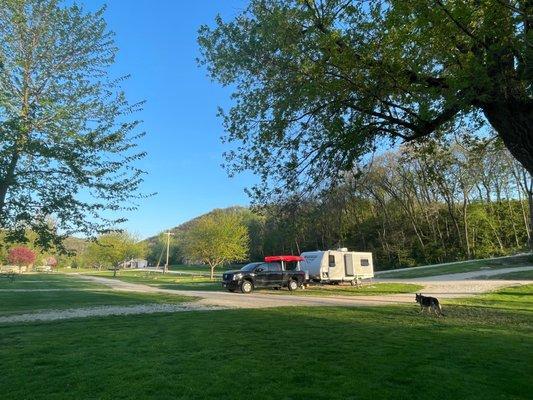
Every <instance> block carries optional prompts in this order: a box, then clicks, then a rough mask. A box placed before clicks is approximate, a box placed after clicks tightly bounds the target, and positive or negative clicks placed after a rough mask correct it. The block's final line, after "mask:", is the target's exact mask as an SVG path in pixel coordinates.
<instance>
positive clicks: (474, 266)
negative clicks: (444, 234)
mask: <svg viewBox="0 0 533 400" xmlns="http://www.w3.org/2000/svg"><path fill="white" fill-rule="evenodd" d="M522 266H523V267H527V266H533V255H531V254H528V255H524V256H517V257H509V258H501V259H494V260H478V261H475V260H474V261H465V262H459V263H450V264H445V265H440V266H436V267H432V268H422V269H413V270H411V271H409V270H406V271H397V272H394V271H391V272H387V273H383V274H379V275H377V277H379V278H383V279H394V278H400V279H409V278H422V277H426V276H435V275H446V274H457V273H461V272H472V271H490V270H495V269H505V268H516V267H522Z"/></svg>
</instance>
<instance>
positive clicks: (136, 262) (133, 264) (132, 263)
mask: <svg viewBox="0 0 533 400" xmlns="http://www.w3.org/2000/svg"><path fill="white" fill-rule="evenodd" d="M146 267H148V261H147V260H145V259H143V258H134V259H131V260H129V261H128V262H126V263H125V268H132V269H139V268H146Z"/></svg>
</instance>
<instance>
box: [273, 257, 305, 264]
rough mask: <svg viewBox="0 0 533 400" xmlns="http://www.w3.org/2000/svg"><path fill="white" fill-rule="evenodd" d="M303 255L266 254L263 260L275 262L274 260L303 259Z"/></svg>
mask: <svg viewBox="0 0 533 400" xmlns="http://www.w3.org/2000/svg"><path fill="white" fill-rule="evenodd" d="M303 259H304V258H303V257H300V256H268V257H265V262H267V263H270V262H276V261H303Z"/></svg>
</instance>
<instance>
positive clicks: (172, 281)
mask: <svg viewBox="0 0 533 400" xmlns="http://www.w3.org/2000/svg"><path fill="white" fill-rule="evenodd" d="M89 275H93V276H100V277H104V278H112V277H113V272H111V271H102V272H92V273H90V274H89ZM115 279H120V280H122V281H124V282H131V283H141V284H143V285H150V286H155V287H158V288H162V289H175V290H222V285H221V283H220V282H221V280H220V277H217V278H215V279H214V280H211V279H210V278H208V277H204V276H195V275H177V274H170V273H169V274H163V273H161V272H149V271H120V272H118V274H117V276H116V278H115Z"/></svg>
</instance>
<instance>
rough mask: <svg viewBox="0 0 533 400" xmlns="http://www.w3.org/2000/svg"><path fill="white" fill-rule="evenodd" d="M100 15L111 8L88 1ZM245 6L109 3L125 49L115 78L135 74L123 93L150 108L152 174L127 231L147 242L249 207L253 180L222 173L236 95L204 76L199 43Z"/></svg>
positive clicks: (238, 2)
mask: <svg viewBox="0 0 533 400" xmlns="http://www.w3.org/2000/svg"><path fill="white" fill-rule="evenodd" d="M82 2H83V4H85V6H86V7H87V8H88V9H90V10H94V9H96V8H98V7H99V6H101V5H103V4H104V3H105V2H104V1H99V0H85V1H82ZM245 4H246V1H245V0H223V1H215V0H211V1H209V0H196V1H191V2H189V1H177V0H157V1H154V0H151V1H150V0H129V1H128V0H108V1H107V7H108V8H107V11H106V20H107V22H108V25H109V28H110V29H111V30H112V31H114V32H115V33H116V42H117V45H118V47H119V49H120V51H119V54H118V57H117V60H116V64H115V66H114V68H113V71H112V73H113V74H114V75H123V74H131V78H130V79H129V80H128V81H127V82H126V83H125V84H124V85H123V87H124V89H125V91H126V95H127V97H128V99H129V100H130V102H136V101H140V100H146V106H145V108H144V111H143V112H142V113H140V114H139V115H138V118H139V119H141V120H143V121H144V123H143V126H142V127H143V129H144V130H145V131H146V132H147V135H146V136H145V137H144V138H143V139H142V143H141V148H142V149H143V150H145V151H147V152H148V156H147V157H146V158H145V159H144V160H142V161H141V162H140V163H139V166H140V167H141V168H143V169H144V170H146V171H147V172H148V175H147V177H146V181H145V183H144V185H143V188H142V189H143V192H145V193H152V192H157V195H156V196H154V197H152V198H149V199H146V200H143V201H142V203H141V204H140V206H139V208H138V210H137V211H135V212H130V213H128V214H127V215H126V217H127V218H128V219H129V221H128V222H127V223H126V224H124V226H123V228H125V229H127V230H128V231H131V232H133V233H135V234H137V235H139V236H140V237H141V238H144V237H147V236H151V235H153V234H156V233H158V232H160V231H162V230H164V229H166V228H169V227H172V226H175V225H177V224H179V223H181V222H185V221H186V220H188V219H190V218H193V217H195V216H197V215H199V214H202V213H204V212H207V211H209V210H211V209H213V208H219V207H220V208H221V207H227V206H230V205H237V204H238V205H247V204H248V198H247V196H246V194H245V193H244V188H245V187H246V186H249V185H250V184H252V183H253V181H254V178H253V177H252V176H250V175H240V176H237V177H234V178H228V177H227V175H226V172H225V171H224V170H223V169H222V168H221V166H220V164H221V163H222V161H223V160H222V152H223V151H224V146H223V145H222V144H221V142H220V136H221V134H222V133H223V130H222V121H221V120H220V118H217V116H216V112H217V106H222V107H225V108H227V106H228V104H229V95H230V91H229V89H227V88H226V89H224V88H222V87H221V86H220V85H218V84H217V83H215V82H211V81H210V79H209V78H208V77H207V76H206V72H205V70H204V69H203V68H199V67H198V65H197V63H196V57H197V56H198V55H199V50H198V45H197V43H196V38H197V30H198V28H199V27H200V25H202V24H205V23H207V24H212V23H213V21H214V17H215V16H216V14H217V13H220V14H221V15H222V16H223V17H224V18H233V17H235V16H236V15H237V14H238V13H239V12H240V11H242V9H243V8H244V7H245Z"/></svg>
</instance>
